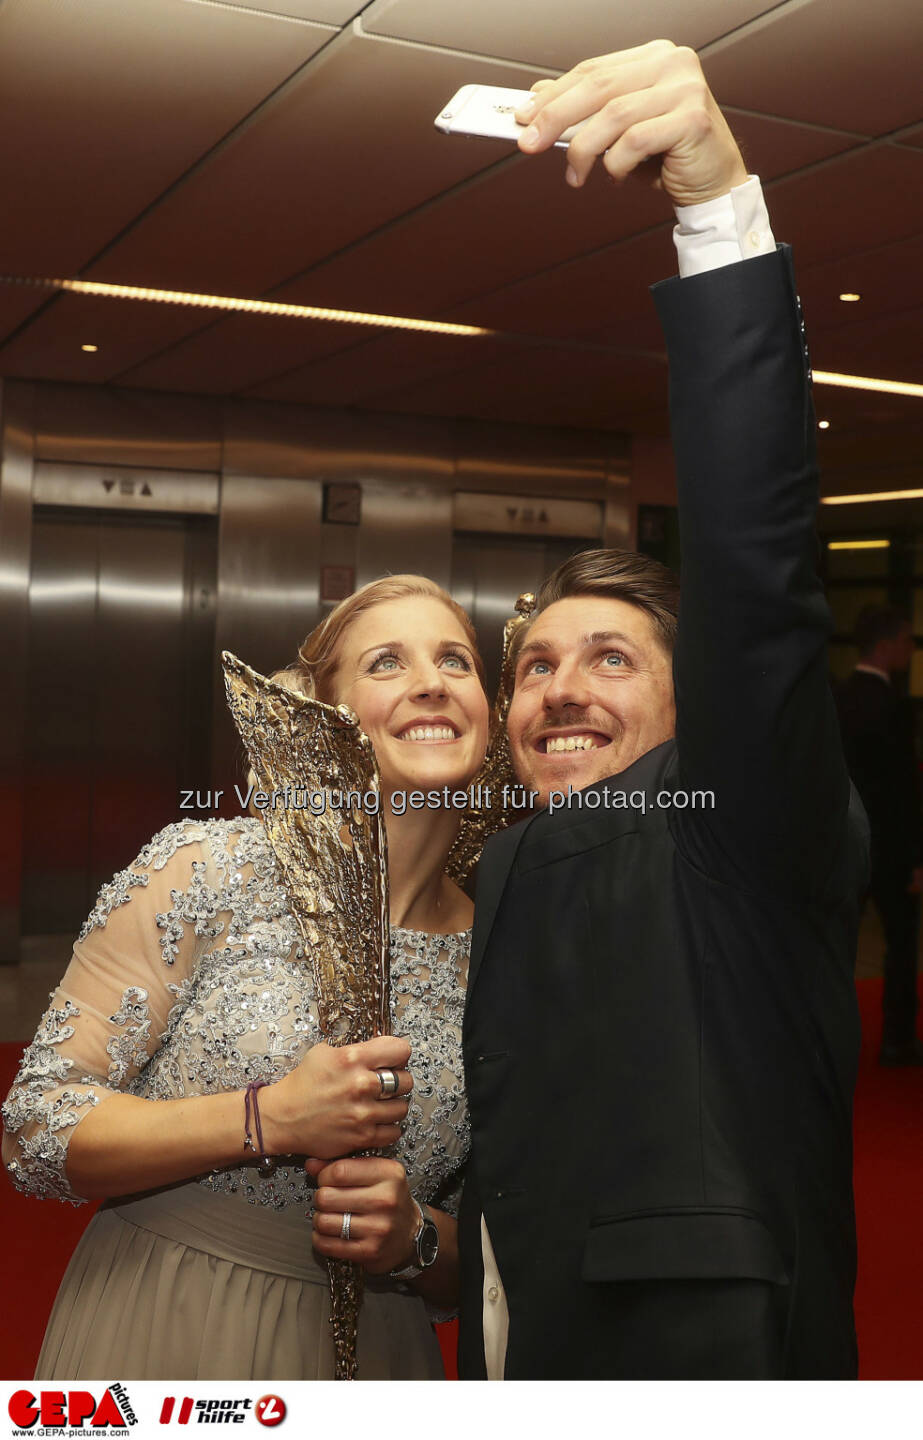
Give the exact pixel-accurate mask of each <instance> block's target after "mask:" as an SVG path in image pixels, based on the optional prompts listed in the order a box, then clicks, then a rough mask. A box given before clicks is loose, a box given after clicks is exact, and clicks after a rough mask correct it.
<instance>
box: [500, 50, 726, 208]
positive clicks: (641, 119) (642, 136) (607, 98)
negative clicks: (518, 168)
mask: <svg viewBox="0 0 923 1440" xmlns="http://www.w3.org/2000/svg"><path fill="white" fill-rule="evenodd" d="M531 93H532V99H531V101H529V102H526V104H525V105H523V106H522V107H521V108H519V109H517V111H516V120H517V121H518V122H519V123H520V124H521V125H525V126H526V127H527V128H526V129H525V130H524V131H523V133H522V134H521V135H520V136H519V140H518V144H519V148H520V149H521V150H522V151H524V152H525V153H526V154H527V155H536V154H539V153H540V152H541V151H543V150H547V149H549V147H550V146H552V145H554V144H555V142H556V141H557V140H558V138H559V137H560V136H561V135H562V134H563V132H564V131H565V130H567V129H569V128H570V127H572V126H575V125H577V126H579V129H578V130H577V133H576V134H575V135H574V137H573V139H572V140H571V142H570V146H569V148H568V152H567V162H568V163H567V180H568V183H569V184H571V185H574V186H580V185H583V184H584V182H585V180H586V178H587V176H588V175H589V173H590V171H591V170H592V168H593V165H594V164H595V162H596V160H597V159H598V158H601V159H602V163H603V166H604V167H605V169H606V171H607V172H608V174H609V175H611V177H612V178H613V180H624V179H625V178H626V176H628V175H630V174H631V172H632V171H633V170H635V169H636V168H637V167H638V166H639V165H641V164H643V163H644V162H645V161H648V160H650V159H652V158H653V157H655V156H657V157H660V159H661V165H660V184H661V185H662V186H663V189H664V190H665V191H666V193H667V194H668V195H669V196H670V199H671V200H672V201H673V203H674V205H699V204H702V203H703V202H704V201H706V200H714V199H716V198H717V197H718V196H719V195H726V194H727V192H728V191H729V190H731V189H732V188H733V187H734V186H735V185H742V184H744V182H745V181H746V179H747V169H746V166H745V165H744V162H743V159H742V157H741V154H740V151H739V149H738V148H737V142H736V141H735V139H734V137H733V135H732V134H731V131H730V128H729V127H728V123H727V121H726V120H725V118H724V116H723V115H722V113H721V111H720V110H719V108H718V105H717V104H716V102H715V98H714V96H713V95H712V93H711V91H710V90H709V88H708V85H707V84H706V81H705V76H704V75H703V74H702V67H701V65H700V63H699V58H698V56H697V55H696V53H695V51H694V50H689V49H686V48H685V47H678V46H676V45H673V44H672V43H671V42H670V41H669V40H653V41H651V43H650V44H649V45H640V46H638V47H637V48H635V49H632V50H619V51H616V52H615V53H614V54H612V55H601V56H598V57H597V58H595V59H592V60H582V61H581V62H580V64H579V65H575V66H574V68H573V70H569V71H568V72H567V74H566V75H562V76H561V77H560V79H558V80H539V81H538V82H537V84H535V85H534V86H533V87H532V92H531Z"/></svg>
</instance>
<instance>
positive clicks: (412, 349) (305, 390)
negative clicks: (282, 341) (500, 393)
mask: <svg viewBox="0 0 923 1440" xmlns="http://www.w3.org/2000/svg"><path fill="white" fill-rule="evenodd" d="M521 349H522V347H517V346H514V347H512V348H507V349H506V350H505V351H504V352H503V353H504V355H505V356H506V358H507V359H508V360H511V358H512V355H513V353H514V351H515V352H516V353H519V352H520V351H521ZM496 354H497V346H496V343H495V342H491V341H485V340H481V339H474V338H472V339H464V340H463V339H459V338H457V337H455V336H450V335H423V334H407V333H403V334H391V335H379V336H377V337H375V338H374V339H370V340H366V341H365V343H361V344H354V345H351V346H348V347H345V348H344V349H342V350H341V351H339V352H338V353H337V354H335V355H329V356H327V358H326V359H325V360H323V361H322V362H319V363H315V364H308V365H303V366H300V367H299V368H298V369H297V370H290V371H288V372H286V373H284V374H280V375H279V376H278V377H277V378H274V379H270V380H266V381H263V382H261V383H260V384H257V385H254V386H253V388H252V389H251V390H249V391H248V392H247V393H248V395H250V396H253V397H257V398H261V399H266V400H284V401H295V402H299V403H300V402H305V403H309V404H312V405H329V406H333V407H340V406H344V405H364V404H365V403H367V402H368V401H369V400H371V399H379V398H380V397H381V396H383V395H384V396H387V395H391V394H394V393H395V392H397V391H400V390H404V389H406V388H407V387H408V386H409V385H413V384H418V383H420V382H422V381H428V380H430V379H432V378H433V376H436V375H440V374H445V373H453V372H455V371H457V370H464V369H467V368H468V367H470V366H471V365H473V364H481V363H482V362H483V357H484V356H485V355H489V356H491V357H494V356H496Z"/></svg>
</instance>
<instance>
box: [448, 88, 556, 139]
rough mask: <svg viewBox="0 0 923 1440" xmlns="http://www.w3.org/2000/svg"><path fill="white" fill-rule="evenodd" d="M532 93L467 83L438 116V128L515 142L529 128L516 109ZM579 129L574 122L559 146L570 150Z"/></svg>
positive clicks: (449, 131) (460, 133)
mask: <svg viewBox="0 0 923 1440" xmlns="http://www.w3.org/2000/svg"><path fill="white" fill-rule="evenodd" d="M530 95H531V91H529V90H508V89H507V88H506V87H505V86H503V85H463V86H462V88H461V89H460V90H456V92H455V94H454V95H453V96H452V98H451V100H450V101H449V103H448V105H446V106H445V107H444V109H442V110H440V112H439V114H438V115H437V116H436V120H435V125H436V129H437V130H442V131H444V133H445V134H446V135H478V136H481V137H482V138H483V139H485V140H509V141H510V143H511V144H513V145H515V143H516V141H517V140H518V139H519V137H520V135H521V134H522V132H523V130H525V128H526V127H525V125H517V123H516V120H515V119H514V112H515V111H516V110H518V109H519V107H520V105H522V104H524V102H525V101H526V100H528V99H529V97H530ZM578 128H579V127H578V126H576V125H572V126H571V127H570V129H569V130H565V131H564V134H563V135H562V136H561V138H560V139H559V140H556V141H555V142H554V143H555V145H560V146H562V147H563V148H565V149H566V148H567V146H568V145H569V144H570V142H571V140H572V139H573V137H574V136H575V135H576V133H577V130H578Z"/></svg>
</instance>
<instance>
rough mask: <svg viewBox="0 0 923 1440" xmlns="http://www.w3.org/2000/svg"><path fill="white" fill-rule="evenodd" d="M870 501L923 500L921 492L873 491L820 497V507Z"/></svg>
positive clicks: (862, 503) (859, 503)
mask: <svg viewBox="0 0 923 1440" xmlns="http://www.w3.org/2000/svg"><path fill="white" fill-rule="evenodd" d="M870 500H923V490H874V491H870V492H869V494H867V495H822V496H821V497H820V503H821V504H822V505H864V504H865V503H866V502H867V501H870Z"/></svg>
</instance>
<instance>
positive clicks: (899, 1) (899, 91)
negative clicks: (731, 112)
mask: <svg viewBox="0 0 923 1440" xmlns="http://www.w3.org/2000/svg"><path fill="white" fill-rule="evenodd" d="M921 52H923V5H921V4H920V0H886V3H885V4H878V5H870V4H869V3H868V0H809V3H801V4H783V5H780V6H778V7H777V8H776V9H775V10H772V11H771V12H770V13H769V14H768V15H767V16H766V17H765V20H764V21H763V22H761V23H760V24H757V25H754V26H750V27H748V28H747V29H746V30H744V31H742V32H741V33H740V34H739V35H732V36H730V37H729V38H728V39H726V40H723V41H722V42H720V43H719V44H717V45H716V46H715V47H714V49H713V50H709V51H707V52H706V54H705V56H704V57H703V63H704V68H705V74H706V77H707V78H708V82H709V84H710V86H711V88H712V90H713V91H714V93H715V95H716V96H717V97H718V99H719V100H720V101H721V102H722V103H723V104H725V105H743V106H746V107H748V108H749V109H751V110H760V111H764V112H766V113H768V114H770V115H784V116H788V117H789V118H791V119H793V120H808V121H813V122H816V123H817V124H820V125H832V126H834V127H835V128H837V129H840V130H855V131H859V132H861V133H862V134H865V135H883V134H886V133H887V132H888V131H889V130H896V129H897V128H898V127H900V126H902V125H911V124H914V123H915V122H917V121H919V120H920V119H921V117H923V93H921V85H920V54H921Z"/></svg>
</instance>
